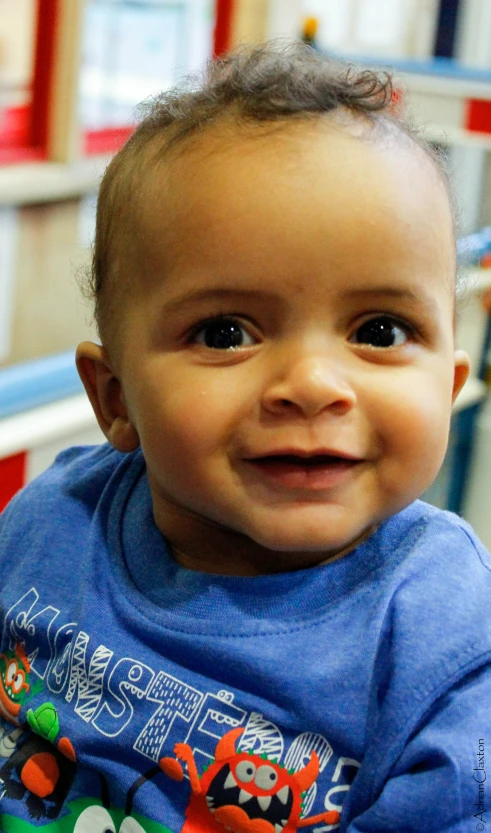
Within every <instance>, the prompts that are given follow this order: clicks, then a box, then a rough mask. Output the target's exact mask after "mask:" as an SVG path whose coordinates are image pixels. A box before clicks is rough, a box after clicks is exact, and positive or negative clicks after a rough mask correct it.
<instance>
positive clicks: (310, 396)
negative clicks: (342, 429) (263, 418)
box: [263, 356, 356, 419]
mask: <svg viewBox="0 0 491 833" xmlns="http://www.w3.org/2000/svg"><path fill="white" fill-rule="evenodd" d="M355 404H356V393H355V391H354V388H353V386H352V384H351V383H350V382H349V381H348V379H347V378H346V375H345V374H344V373H343V370H342V368H341V367H340V366H339V364H337V363H336V361H335V360H333V359H332V358H329V357H326V356H303V357H301V358H299V359H298V360H296V361H293V362H291V363H290V364H289V365H288V367H287V368H286V369H285V370H284V371H283V372H282V373H281V374H280V375H278V376H277V377H276V378H275V379H274V380H273V381H272V382H271V384H270V385H269V386H268V388H267V390H266V391H265V393H264V396H263V407H264V408H265V409H266V410H267V411H269V412H273V413H276V414H285V413H286V412H293V411H297V412H298V413H299V414H302V415H303V416H305V417H306V418H308V419H312V417H315V416H317V415H318V414H319V413H321V412H322V411H324V410H325V409H328V410H330V411H331V412H333V413H336V414H339V415H341V414H343V413H346V412H348V411H349V410H351V408H353V407H354V406H355Z"/></svg>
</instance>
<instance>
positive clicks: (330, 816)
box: [160, 729, 339, 833]
mask: <svg viewBox="0 0 491 833" xmlns="http://www.w3.org/2000/svg"><path fill="white" fill-rule="evenodd" d="M243 731H244V730H243V729H233V730H232V731H231V732H227V734H226V735H224V736H223V738H222V739H221V740H220V741H219V742H218V744H217V747H216V750H215V760H214V761H213V762H212V764H211V765H210V766H209V767H208V769H206V770H205V771H204V772H203V774H202V775H201V776H200V775H199V773H198V769H197V766H196V762H195V760H194V755H193V751H192V749H191V747H190V746H188V744H187V743H177V744H176V745H175V747H174V752H175V755H176V758H178V759H180V760H181V761H183V762H184V763H185V764H186V765H187V770H188V775H189V780H190V783H191V798H190V801H189V804H188V807H187V809H186V821H185V822H184V826H183V828H182V830H181V833H224V831H225V830H230V831H232V832H233V833H296V831H297V830H298V829H299V828H302V827H307V826H309V825H312V824H337V822H338V821H339V813H338V812H336V811H332V810H331V811H329V812H325V813H319V814H318V815H316V816H309V817H307V818H301V812H302V796H303V793H305V792H306V790H308V789H309V787H311V786H312V784H313V783H314V781H315V780H316V778H317V776H318V774H319V759H318V757H317V755H316V753H315V752H314V751H313V752H312V753H311V755H310V760H309V762H308V763H307V765H306V766H305V767H304V768H303V769H301V770H299V771H298V772H293V773H292V772H289V771H288V770H286V769H285V768H284V767H282V766H280V765H279V764H277V763H275V762H273V761H269V760H267V759H265V758H262V757H260V756H259V755H255V754H253V753H251V752H242V751H238V752H237V751H236V749H235V742H236V740H237V739H238V738H239V737H240V735H241V734H242V732H243ZM160 768H161V769H162V770H163V772H165V773H166V775H168V776H169V777H170V778H173V779H174V780H176V781H181V780H182V779H183V777H184V771H183V768H182V766H181V764H180V763H179V760H175V759H174V758H162V760H161V761H160Z"/></svg>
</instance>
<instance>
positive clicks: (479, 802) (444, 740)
mask: <svg viewBox="0 0 491 833" xmlns="http://www.w3.org/2000/svg"><path fill="white" fill-rule="evenodd" d="M476 627H478V623H477V620H476ZM490 813H491V656H489V657H483V664H482V666H481V667H480V668H479V669H478V670H475V671H473V672H472V673H471V674H469V675H468V676H466V677H465V678H464V679H463V680H461V681H460V683H459V684H458V685H457V686H455V687H453V688H452V689H451V690H449V691H448V692H447V693H446V694H445V695H443V696H442V697H440V698H439V699H438V700H437V701H436V702H435V703H434V704H433V706H432V707H431V709H430V710H429V711H428V713H427V714H426V715H425V716H424V718H423V720H422V721H420V724H419V726H418V728H417V729H416V730H415V731H414V732H413V733H412V734H411V736H410V737H409V739H408V741H407V743H406V745H405V747H404V748H403V750H402V752H401V754H400V756H399V758H398V760H397V762H396V764H395V765H394V766H393V768H392V771H391V773H390V777H389V778H388V779H387V781H386V783H385V785H384V786H383V788H382V790H381V791H380V793H379V795H378V796H377V797H375V798H374V800H373V801H372V804H371V806H370V807H369V808H367V809H366V810H365V811H364V812H363V813H362V814H361V815H359V816H358V817H355V818H353V819H352V820H351V822H350V823H349V824H348V826H347V827H346V828H345V829H346V833H382V831H383V833H389V832H390V831H394V833H396V832H397V833H403V831H404V833H413V831H414V833H430V831H431V833H469V831H474V830H476V831H478V833H481V831H485V830H486V828H487V824H488V820H489V819H490V818H491V816H490Z"/></svg>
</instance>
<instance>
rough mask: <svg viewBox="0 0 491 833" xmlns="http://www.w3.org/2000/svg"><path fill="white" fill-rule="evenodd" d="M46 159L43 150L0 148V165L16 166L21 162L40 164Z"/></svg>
mask: <svg viewBox="0 0 491 833" xmlns="http://www.w3.org/2000/svg"><path fill="white" fill-rule="evenodd" d="M44 159H47V153H46V151H45V150H43V148H30V147H27V148H2V147H0V165H17V164H20V163H22V162H42V161H43V160H44Z"/></svg>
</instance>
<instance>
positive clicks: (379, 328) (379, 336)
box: [350, 315, 409, 348]
mask: <svg viewBox="0 0 491 833" xmlns="http://www.w3.org/2000/svg"><path fill="white" fill-rule="evenodd" d="M408 331H409V327H405V326H404V325H403V324H400V323H399V322H398V321H396V320H395V319H394V318H390V317H389V316H388V315H379V316H377V318H371V319H370V320H369V321H365V323H364V324H362V325H361V327H358V329H357V330H356V332H355V333H354V335H353V336H352V337H351V339H350V341H352V342H353V343H354V344H369V345H370V347H379V348H380V347H399V346H400V345H401V344H405V343H406V342H407V340H408V338H409V332H408Z"/></svg>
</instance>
